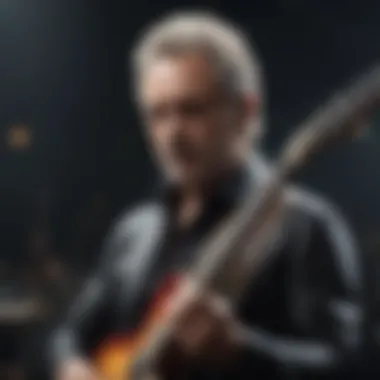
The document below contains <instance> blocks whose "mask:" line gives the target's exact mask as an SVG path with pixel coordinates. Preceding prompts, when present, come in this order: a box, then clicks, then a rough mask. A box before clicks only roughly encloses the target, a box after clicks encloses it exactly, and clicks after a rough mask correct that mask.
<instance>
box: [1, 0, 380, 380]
mask: <svg viewBox="0 0 380 380" xmlns="http://www.w3.org/2000/svg"><path fill="white" fill-rule="evenodd" d="M188 5H191V6H202V7H204V6H206V7H207V8H210V9H216V10H218V11H219V12H220V13H221V14H224V15H226V16H228V17H229V18H231V19H232V20H234V21H236V22H238V23H240V24H241V25H242V26H243V28H244V29H245V30H246V31H247V32H248V33H249V35H250V36H252V38H253V40H254V41H255V43H256V46H257V48H258V50H259V52H260V53H261V56H262V60H263V63H264V67H265V77H266V82H267V91H268V99H267V100H268V107H267V110H268V132H267V136H266V141H265V148H266V150H267V152H268V154H269V155H270V156H274V155H275V154H276V152H277V150H278V148H279V147H280V146H281V143H282V142H283V139H284V138H285V136H286V135H287V134H288V133H289V132H290V130H291V129H292V128H293V127H294V126H295V125H296V124H298V123H299V122H300V121H301V120H302V119H303V118H304V117H305V116H307V115H308V113H309V112H311V111H312V110H313V109H314V108H315V107H316V106H317V105H319V103H320V102H321V101H323V100H324V99H325V98H326V97H327V96H328V95H330V94H331V92H332V90H333V89H335V88H338V87H340V86H342V85H345V84H346V83H347V82H348V81H349V80H350V79H351V78H352V76H354V75H355V74H358V73H360V72H361V71H363V70H365V69H366V68H367V67H368V66H370V65H371V64H372V63H374V62H375V61H376V59H378V58H379V57H380V43H379V40H380V22H379V20H380V1H378V0H345V1H341V0H256V1H244V0H235V1H231V0H220V1H208V2H206V1H203V2H196V1H193V2H191V3H186V2H184V1H181V0H176V1H170V0H164V1H161V2H160V3H159V2H156V3H155V2H154V1H148V0H140V1H138V2H137V3H133V2H128V1H125V0H124V1H120V0H108V1H106V0H103V1H97V0H93V1H87V0H61V1H60V0H55V1H52V0H0V252H1V256H0V334H1V336H0V359H1V360H0V366H1V367H0V371H2V372H0V377H1V378H3V377H2V376H3V374H5V378H6V379H10V380H11V379H24V378H31V376H32V374H34V376H35V377H36V379H42V372H39V371H42V368H43V360H42V359H41V357H42V356H41V355H40V354H41V352H42V348H43V341H44V337H45V336H46V334H47V332H48V331H49V328H50V326H51V325H52V324H53V323H54V320H55V318H56V317H57V316H59V315H60V313H61V310H62V308H63V307H64V305H65V303H66V302H67V300H69V299H70V298H71V295H72V294H73V292H75V291H76V289H77V287H78V286H79V285H80V283H81V281H82V279H83V278H84V277H85V276H86V273H87V272H88V271H89V270H90V269H91V267H92V266H93V265H94V263H95V262H96V258H97V252H98V248H99V245H100V243H101V241H102V239H103V237H104V234H105V232H106V230H107V228H108V227H109V225H110V223H111V221H112V218H113V217H114V216H115V215H116V214H117V213H118V212H119V211H120V210H121V209H122V208H124V207H126V206H128V205H129V204H131V203H133V202H134V201H136V200H138V199H139V197H140V196H141V195H142V194H143V193H144V192H145V190H147V189H148V188H149V187H150V186H151V184H152V178H154V173H155V171H154V168H153V166H152V164H151V162H150V159H149V155H148V154H147V151H146V149H145V147H144V141H143V137H142V135H141V133H140V125H139V120H138V117H137V115H136V112H135V109H134V107H133V104H132V102H131V97H130V94H129V91H130V87H129V81H128V75H127V73H126V67H127V66H126V57H127V53H128V50H129V49H130V48H131V46H132V43H133V41H134V39H135V38H136V37H137V35H138V33H139V31H140V30H141V28H142V27H143V26H144V25H146V24H147V23H148V22H149V21H151V20H152V19H154V18H155V17H157V16H159V15H160V14H162V13H163V12H164V11H169V10H171V9H178V8H179V7H181V6H188ZM372 123H373V125H372V128H371V129H370V131H369V133H368V134H366V136H364V137H363V138H362V139H361V140H360V141H358V142H357V143H355V144H353V145H348V146H344V147H340V148H338V149H337V150H335V151H333V152H329V153H326V154H323V155H322V156H321V157H320V158H319V159H318V160H317V161H316V162H314V163H313V164H312V165H310V166H309V167H308V169H307V171H304V172H303V173H302V175H301V177H300V182H302V183H304V184H306V185H307V186H309V187H313V188H314V189H316V190H317V191H319V192H321V193H323V194H325V195H327V196H328V197H329V198H330V199H332V200H333V201H335V203H337V204H338V206H340V208H341V209H342V210H343V212H344V214H345V215H346V216H347V218H348V219H349V220H350V222H351V224H352V225H353V227H354V229H355V231H356V234H357V236H358V238H359V240H360V243H361V246H362V249H363V255H364V257H365V262H366V263H367V270H368V279H369V280H370V281H371V284H372V285H373V286H372V288H371V289H372V293H371V300H372V319H373V321H374V324H373V328H372V336H373V337H375V333H376V321H377V314H378V311H380V308H379V307H378V306H377V303H376V298H377V297H376V294H377V292H378V290H379V291H380V287H378V286H377V284H376V272H377V270H378V269H380V260H379V259H380V236H378V233H379V232H380V228H379V226H380V216H379V214H380V201H379V200H378V198H377V194H378V193H379V191H380V170H379V169H378V167H379V163H380V130H379V129H380V118H379V119H378V120H373V121H372ZM376 123H377V127H378V128H377V129H376ZM379 294H380V293H379ZM379 317H380V315H379ZM379 321H380V318H379ZM373 343H374V346H373V347H372V351H371V352H372V353H377V351H376V350H377V347H376V340H375V339H373ZM379 353H380V349H379ZM373 368H375V367H373Z"/></svg>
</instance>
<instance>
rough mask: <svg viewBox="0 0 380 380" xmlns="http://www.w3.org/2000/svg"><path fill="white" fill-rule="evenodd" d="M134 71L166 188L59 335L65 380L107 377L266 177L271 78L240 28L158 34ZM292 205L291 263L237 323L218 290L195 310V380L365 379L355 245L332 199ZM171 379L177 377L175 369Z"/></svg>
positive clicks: (189, 334) (186, 339) (185, 327)
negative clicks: (158, 300)
mask: <svg viewBox="0 0 380 380" xmlns="http://www.w3.org/2000/svg"><path fill="white" fill-rule="evenodd" d="M134 68H135V72H134V78H135V79H136V98H137V102H138V106H139V109H140V111H141V114H142V116H143V118H144V122H145V126H146V130H145V132H146V135H147V140H148V142H149V144H150V147H151V149H152V153H153V155H154V158H155V160H156V162H157V164H158V167H159V169H160V170H161V172H162V174H163V177H164V185H163V189H162V190H161V191H160V192H159V194H158V195H157V196H156V197H155V198H154V199H153V200H152V201H149V202H146V203H145V204H143V205H142V206H140V207H138V208H136V209H135V210H133V211H132V212H129V213H127V214H125V215H122V216H121V218H120V220H119V221H118V223H116V226H115V228H114V230H113V231H112V232H111V234H110V237H109V239H108V243H107V244H106V248H105V252H104V253H103V255H102V260H103V261H102V265H100V267H99V272H98V273H97V274H95V276H94V277H93V278H92V279H91V280H89V283H88V284H87V286H86V287H85V289H84V291H83V293H82V294H81V295H80V296H79V299H78V300H77V301H76V302H75V303H74V305H73V306H72V308H71V310H70V312H69V314H68V316H67V318H66V319H65V321H64V323H62V325H61V326H60V327H59V328H58V329H57V331H56V332H55V334H54V339H53V352H54V358H55V370H56V374H57V378H58V379H60V380H74V379H79V378H80V379H88V380H90V379H96V378H97V374H96V371H95V370H94V369H93V368H92V366H91V361H90V360H89V357H88V355H89V353H90V352H92V350H93V349H94V348H95V347H96V345H98V344H99V343H100V342H101V341H102V340H104V339H106V338H107V336H108V334H112V333H114V332H120V331H131V330H132V329H133V328H135V327H136V326H137V324H138V322H139V321H141V319H142V318H143V316H144V311H145V310H146V308H147V305H148V304H149V300H150V299H151V298H152V296H153V294H154V290H155V289H156V288H157V287H159V285H160V284H161V283H162V281H164V279H165V276H167V275H171V274H172V273H175V272H176V271H178V270H180V269H181V268H183V266H184V265H185V264H186V263H187V262H189V261H190V260H191V257H192V253H194V251H195V249H196V248H197V247H198V246H199V244H200V241H201V240H202V239H203V238H204V237H205V236H206V235H207V234H208V233H209V232H210V231H211V229H212V228H214V227H215V226H216V225H217V224H218V222H220V221H221V220H222V219H223V217H224V216H225V215H226V214H227V213H228V212H229V211H231V210H232V209H233V208H234V207H236V206H237V205H238V204H239V202H240V201H241V200H242V199H243V198H244V196H246V195H248V194H254V192H255V190H256V189H257V185H258V183H259V182H260V181H261V179H262V176H263V175H265V172H266V170H265V167H264V166H263V164H262V163H261V161H260V159H259V157H258V155H255V156H254V157H252V154H251V147H252V143H253V144H254V145H255V146H257V143H258V140H259V137H260V134H261V132H262V130H261V128H262V123H261V118H262V115H261V110H262V91H261V83H260V82H261V78H260V68H259V65H258V61H257V58H256V57H254V55H253V52H251V51H250V48H249V46H248V44H247V42H246V41H245V39H244V37H243V35H242V34H241V33H240V32H239V31H237V30H236V29H235V28H234V27H232V26H231V25H230V24H228V23H227V22H225V21H223V20H221V19H219V18H218V17H216V16H212V15H209V14H196V13H192V14H190V13H189V14H187V13H184V14H177V15H172V16H170V17H168V18H167V19H164V20H163V21H161V22H159V23H158V24H157V25H155V26H154V27H153V28H151V29H150V30H149V31H148V32H147V33H146V34H145V35H144V38H143V39H142V40H141V42H140V44H139V45H138V47H137V49H136V51H135V55H134ZM289 202H290V206H291V208H292V211H293V212H292V214H294V215H293V219H292V221H291V222H290V223H289V225H288V226H287V233H286V234H285V238H284V240H283V241H282V243H281V246H280V247H278V248H276V249H278V250H279V252H278V253H279V254H278V255H276V260H275V261H274V262H272V263H271V264H270V265H269V266H268V267H267V268H266V270H265V273H263V274H262V275H261V276H260V277H259V278H258V279H256V281H255V283H254V286H252V289H251V290H250V291H249V294H248V296H247V297H245V298H244V301H243V302H242V304H241V307H239V310H237V311H236V313H235V314H231V310H229V309H228V307H227V306H228V304H227V303H225V302H224V301H225V300H223V299H222V298H221V296H220V295H218V294H212V293H210V294H209V292H208V291H207V289H205V293H207V295H205V296H204V297H201V298H202V299H199V298H195V299H193V300H192V302H190V305H188V306H187V307H186V308H185V310H183V311H182V312H183V321H182V322H180V323H179V326H178V329H177V330H176V333H175V334H174V335H175V336H173V345H174V347H176V348H177V349H176V350H175V351H174V352H175V353H177V354H178V352H180V356H181V359H184V363H190V368H191V370H190V369H189V373H191V375H192V376H194V378H197V379H198V378H217V379H221V378H222V377H223V378H225V377H227V378H230V379H237V378H245V377H246V378H251V376H252V377H253V376H255V377H256V376H260V377H263V378H271V377H275V376H276V377H278V376H279V373H281V372H282V373H285V372H290V373H292V372H295V373H296V374H306V375H307V376H308V377H307V378H310V376H311V375H313V374H318V375H320V374H322V375H324V374H334V373H337V372H341V371H342V370H343V369H345V368H346V369H347V368H349V369H350V370H351V369H352V368H353V367H352V366H350V365H351V364H354V363H355V361H356V359H357V357H358V353H359V351H360V348H361V344H362V334H361V329H362V316H363V315H362V314H363V313H362V309H361V302H360V300H361V291H362V288H361V278H360V275H361V272H360V268H359V264H358V258H357V253H356V251H355V246H354V244H353V242H352V239H351V236H350V234H349V233H348V231H347V228H346V226H345V224H344V222H343V220H342V219H341V217H340V216H339V215H338V214H337V213H336V212H334V211H332V209H331V207H329V206H328V205H327V204H325V203H324V202H323V201H321V200H317V199H315V197H312V196H310V195H307V194H303V193H301V192H295V193H294V194H293V195H292V196H291V197H290V200H289ZM181 320H182V319H181ZM239 322H243V323H244V324H245V325H246V326H247V327H248V330H247V332H246V333H245V334H244V335H242V334H237V333H236V331H238V329H237V328H236V327H237V326H238V324H239ZM169 356H170V355H169ZM176 361H177V359H176ZM167 362H168V363H169V362H170V360H169V361H167ZM167 362H166V361H165V363H167ZM215 363H217V365H215ZM222 363H223V364H225V365H222ZM349 364H350V365H349ZM182 368H185V366H183V367H182ZM157 370H158V371H159V372H160V371H161V374H165V375H168V374H170V371H171V370H172V366H171V365H169V364H165V365H162V366H161V367H160V368H158V369H157ZM165 371H166V372H165ZM193 372H194V374H193ZM164 378H165V376H164Z"/></svg>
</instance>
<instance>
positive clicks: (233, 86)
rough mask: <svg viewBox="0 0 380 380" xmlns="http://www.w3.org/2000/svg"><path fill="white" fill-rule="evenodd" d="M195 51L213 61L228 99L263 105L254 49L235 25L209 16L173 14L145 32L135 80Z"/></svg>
mask: <svg viewBox="0 0 380 380" xmlns="http://www.w3.org/2000/svg"><path fill="white" fill-rule="evenodd" d="M194 51H200V52H201V53H202V54H205V56H206V57H207V58H209V59H210V60H211V61H212V63H213V64H214V65H215V67H216V69H217V70H218V73H219V80H220V83H221V84H222V85H223V89H224V90H225V91H226V93H227V95H232V96H236V95H237V96H239V95H244V94H247V93H248V94H249V93H250V94H255V95H256V96H258V98H259V100H260V103H262V102H263V95H264V94H263V85H262V72H261V65H260V61H259V58H258V57H257V55H256V53H255V51H254V50H253V49H252V46H251V45H250V43H249V41H248V40H247V38H246V37H245V36H244V34H243V33H242V32H241V31H240V30H239V29H238V28H237V27H236V26H235V25H233V24H232V23H230V22H228V21H226V20H224V19H223V18H221V17H219V16H217V15H215V14H212V13H209V12H203V11H193V12H191V11H187V12H186V11H185V12H178V13H174V14H170V15H169V16H167V17H165V18H163V19H161V20H159V21H158V22H157V23H155V24H154V25H153V26H151V27H150V28H149V29H148V30H147V31H145V33H144V34H143V37H142V38H141V40H139V41H138V44H137V46H136V48H135V50H134V51H133V53H132V63H133V69H134V70H135V76H134V77H135V78H138V77H139V75H140V73H141V71H143V70H144V69H145V68H146V67H147V66H148V65H149V64H150V63H151V62H152V60H154V59H156V58H158V57H162V56H167V55H177V54H183V53H186V52H194ZM261 105H262V104H260V106H261ZM261 124H262V122H260V127H259V128H257V127H258V126H256V128H255V129H256V133H257V132H259V131H258V129H261V128H262V125H261Z"/></svg>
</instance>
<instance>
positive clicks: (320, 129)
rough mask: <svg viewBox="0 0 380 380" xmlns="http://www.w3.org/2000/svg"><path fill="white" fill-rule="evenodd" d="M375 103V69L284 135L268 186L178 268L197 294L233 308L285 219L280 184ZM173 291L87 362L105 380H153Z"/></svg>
mask: <svg viewBox="0 0 380 380" xmlns="http://www.w3.org/2000/svg"><path fill="white" fill-rule="evenodd" d="M379 105H380V65H377V66H375V68H374V69H373V70H371V71H370V72H369V73H367V74H366V75H365V76H364V77H361V78H360V79H359V81H357V82H355V83H354V84H353V85H352V86H350V87H349V88H348V90H346V91H343V92H341V93H338V94H337V95H335V96H334V97H333V98H332V99H331V100H330V101H329V102H327V103H326V104H325V105H324V106H323V107H321V108H319V109H317V110H316V111H315V113H313V114H312V115H311V116H310V117H309V118H308V119H307V120H306V121H305V122H304V123H302V124H301V125H300V127H299V129H298V130H297V131H296V132H295V133H294V134H293V135H292V136H291V138H290V139H289V141H288V143H287V144H285V148H284V150H283V152H282V154H281V155H280V158H279V160H278V161H277V164H276V165H274V167H273V170H272V172H271V175H270V176H269V178H268V180H267V181H266V182H265V183H264V184H263V185H262V188H261V190H260V191H259V192H258V194H257V193H256V195H255V196H254V197H253V196H251V197H247V199H245V200H244V201H243V204H242V205H241V207H239V208H238V209H237V210H235V211H234V212H233V213H232V214H231V215H229V216H228V217H227V218H226V219H225V221H223V222H222V223H221V225H220V226H219V227H218V228H217V229H216V231H215V232H214V233H212V234H211V235H210V236H209V238H208V239H207V240H206V241H205V242H204V244H203V245H201V249H200V250H199V252H196V253H195V255H194V261H193V262H192V263H191V265H189V267H188V268H186V271H187V275H188V276H190V277H191V278H192V279H194V280H195V282H196V284H197V285H196V287H197V291H199V292H202V291H203V290H204V289H212V290H214V291H217V292H218V293H219V294H222V295H223V296H225V297H226V298H227V299H228V300H229V301H231V303H232V305H236V303H237V302H239V299H240V298H241V296H242V294H243V292H244V289H245V288H246V287H247V285H248V283H249V282H250V281H251V280H252V278H253V277H254V276H255V275H256V274H257V273H258V272H259V270H260V268H262V267H263V265H264V264H265V263H267V262H268V259H269V258H270V256H271V252H272V251H271V250H270V249H269V247H270V246H271V243H273V239H274V237H275V236H276V233H277V232H278V230H279V228H281V223H282V222H283V221H284V217H285V215H286V193H287V192H286V191H285V190H286V184H287V183H288V182H289V180H290V179H291V178H292V176H293V175H294V174H296V173H297V171H298V170H299V169H300V168H301V167H303V166H304V165H305V164H306V163H307V162H308V160H309V159H310V158H311V157H312V156H313V155H315V154H316V153H318V152H319V151H320V150H322V149H324V148H326V146H327V145H329V144H330V143H332V142H338V141H340V140H341V139H343V138H344V137H348V138H350V137H353V136H355V135H356V134H357V133H358V132H360V131H361V129H363V128H365V127H366V126H367V125H366V124H362V123H361V122H362V119H363V118H366V117H369V116H370V115H371V113H372V112H373V111H374V110H375V109H376V108H378V107H379ZM174 290H176V297H177V296H182V298H181V300H182V302H183V303H186V299H187V298H186V294H187V292H188V289H187V288H186V287H185V286H183V284H182V283H181V281H180V280H179V281H172V283H171V284H169V285H168V284H167V286H166V287H164V289H161V291H160V292H159V293H158V295H157V296H156V297H155V298H154V300H153V302H152V305H151V307H150V308H149V311H148V313H147V314H146V318H145V320H144V321H143V322H142V323H141V324H140V326H139V328H137V329H136V330H134V331H133V332H132V333H131V334H130V335H129V336H125V337H118V338H116V339H113V338H112V337H110V338H108V339H105V341H104V342H103V344H102V345H101V346H100V347H99V348H98V350H97V351H96V354H95V355H94V357H93V362H94V364H95V366H96V367H97V368H98V369H99V371H100V373H101V374H102V375H103V377H104V379H105V380H143V379H144V380H145V379H147V378H149V379H150V378H154V379H156V378H157V376H155V370H154V369H155V368H156V366H155V364H156V363H157V361H158V360H159V359H160V355H161V354H162V352H164V351H165V348H166V347H167V345H168V342H169V340H170V337H171V334H172V332H173V328H174V325H175V322H176V318H177V314H176V313H175V312H174V313H171V314H170V315H167V313H166V312H165V307H164V306H163V305H164V302H165V300H167V299H168V298H169V297H170V296H171V294H173V293H172V292H173V291H174Z"/></svg>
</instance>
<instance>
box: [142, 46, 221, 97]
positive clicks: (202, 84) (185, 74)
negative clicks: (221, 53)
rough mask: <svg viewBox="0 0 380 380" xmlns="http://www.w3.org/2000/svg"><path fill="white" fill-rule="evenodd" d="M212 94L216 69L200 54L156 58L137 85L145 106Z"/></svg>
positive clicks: (214, 86)
mask: <svg viewBox="0 0 380 380" xmlns="http://www.w3.org/2000/svg"><path fill="white" fill-rule="evenodd" d="M215 91H216V73H215V69H214V68H213V65H212V64H211V63H210V62H209V61H208V60H207V59H206V58H205V57H202V56H201V55H200V54H186V55H180V56H169V57H162V58H157V59H155V60H154V61H152V62H151V64H150V65H149V67H147V68H146V69H145V71H144V73H143V74H142V77H141V81H140V95H141V100H142V101H143V102H144V103H152V102H157V101H165V100H166V101H170V100H175V99H180V98H183V97H191V96H194V97H199V96H202V95H204V96H207V95H210V94H211V93H214V92H215Z"/></svg>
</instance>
